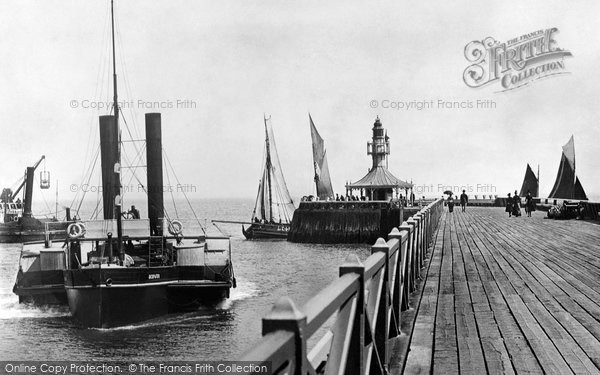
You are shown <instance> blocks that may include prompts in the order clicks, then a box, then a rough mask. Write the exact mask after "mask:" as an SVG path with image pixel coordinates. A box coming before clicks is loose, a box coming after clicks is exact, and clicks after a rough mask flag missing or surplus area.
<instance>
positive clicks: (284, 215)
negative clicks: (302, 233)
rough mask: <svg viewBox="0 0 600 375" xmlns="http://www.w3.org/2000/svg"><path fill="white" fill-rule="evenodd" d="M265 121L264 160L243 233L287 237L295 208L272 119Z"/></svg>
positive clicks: (248, 235) (252, 236) (251, 236)
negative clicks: (251, 208)
mask: <svg viewBox="0 0 600 375" xmlns="http://www.w3.org/2000/svg"><path fill="white" fill-rule="evenodd" d="M264 122H265V151H264V161H265V163H264V166H263V170H262V174H261V176H262V177H261V179H260V182H259V184H258V194H257V195H256V202H255V204H254V210H253V211H252V222H251V224H250V226H249V227H248V228H247V229H246V228H245V227H244V226H242V233H243V234H244V236H245V237H246V238H247V239H255V238H287V234H288V232H289V230H290V222H291V221H292V215H293V214H294V210H295V207H294V202H293V201H292V197H291V196H290V193H289V191H288V189H287V185H286V183H285V179H284V177H283V172H282V170H281V164H280V163H279V156H278V154H277V147H276V146H275V137H274V135H273V128H272V126H271V118H270V117H269V118H266V117H265V119H264Z"/></svg>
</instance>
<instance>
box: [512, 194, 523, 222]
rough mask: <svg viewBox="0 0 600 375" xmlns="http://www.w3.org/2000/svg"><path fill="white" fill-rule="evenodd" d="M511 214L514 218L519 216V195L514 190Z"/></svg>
mask: <svg viewBox="0 0 600 375" xmlns="http://www.w3.org/2000/svg"><path fill="white" fill-rule="evenodd" d="M512 214H513V215H514V216H515V217H519V216H521V197H519V193H517V191H516V190H515V195H514V196H513V212H512Z"/></svg>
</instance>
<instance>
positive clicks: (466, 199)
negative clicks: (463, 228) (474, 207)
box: [460, 190, 469, 212]
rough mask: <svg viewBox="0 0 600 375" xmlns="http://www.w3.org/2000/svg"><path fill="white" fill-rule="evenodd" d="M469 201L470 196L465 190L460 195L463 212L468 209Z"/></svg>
mask: <svg viewBox="0 0 600 375" xmlns="http://www.w3.org/2000/svg"><path fill="white" fill-rule="evenodd" d="M467 203H469V196H467V194H466V193H465V191H464V190H463V192H462V194H461V195H460V207H461V208H462V212H465V210H466V209H467Z"/></svg>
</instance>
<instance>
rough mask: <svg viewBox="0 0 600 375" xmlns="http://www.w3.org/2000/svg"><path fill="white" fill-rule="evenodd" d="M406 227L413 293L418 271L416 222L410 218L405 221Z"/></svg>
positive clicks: (411, 289)
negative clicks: (408, 234)
mask: <svg viewBox="0 0 600 375" xmlns="http://www.w3.org/2000/svg"><path fill="white" fill-rule="evenodd" d="M406 223H407V224H408V225H410V228H411V229H410V264H409V266H410V291H411V292H413V291H414V290H415V288H416V282H417V272H418V271H419V269H418V267H417V264H419V260H418V258H417V245H418V237H417V231H418V227H417V222H416V220H415V219H414V217H411V218H410V219H408V220H407V221H406Z"/></svg>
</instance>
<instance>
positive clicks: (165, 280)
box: [65, 266, 232, 328]
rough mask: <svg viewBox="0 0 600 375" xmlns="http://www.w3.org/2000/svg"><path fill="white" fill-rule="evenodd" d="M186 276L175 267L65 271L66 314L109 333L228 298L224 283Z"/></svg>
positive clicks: (226, 284)
mask: <svg viewBox="0 0 600 375" xmlns="http://www.w3.org/2000/svg"><path fill="white" fill-rule="evenodd" d="M197 272H200V273H201V274H204V273H206V272H207V271H206V270H202V269H201V268H199V270H197ZM184 274H185V273H183V272H182V271H181V270H180V269H178V267H176V266H166V267H149V268H142V267H139V268H138V267H135V268H133V267H131V268H115V269H111V268H103V269H79V270H67V271H65V290H66V295H67V300H68V303H69V309H70V310H71V314H72V315H73V317H74V318H75V319H76V320H77V321H78V322H79V323H80V324H81V325H83V326H85V327H94V328H111V327H118V326H123V325H128V324H133V323H138V322H143V321H145V320H149V319H153V318H157V317H160V316H162V315H165V314H168V313H169V312H177V311H188V310H193V309H196V308H197V307H199V306H200V305H207V304H208V305H210V304H214V303H217V302H219V301H222V300H223V299H224V298H227V297H228V296H229V289H230V288H231V286H232V285H231V282H230V281H228V280H226V279H225V280H214V279H201V278H197V277H196V278H192V277H187V278H186V276H185V275H184ZM182 278H183V279H182Z"/></svg>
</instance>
